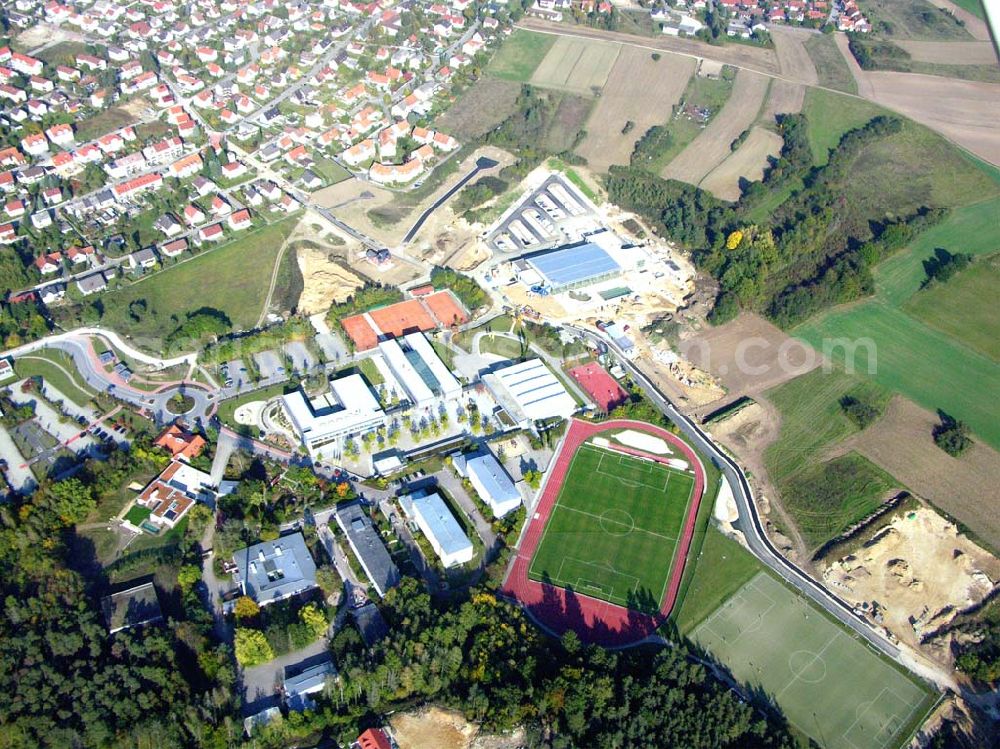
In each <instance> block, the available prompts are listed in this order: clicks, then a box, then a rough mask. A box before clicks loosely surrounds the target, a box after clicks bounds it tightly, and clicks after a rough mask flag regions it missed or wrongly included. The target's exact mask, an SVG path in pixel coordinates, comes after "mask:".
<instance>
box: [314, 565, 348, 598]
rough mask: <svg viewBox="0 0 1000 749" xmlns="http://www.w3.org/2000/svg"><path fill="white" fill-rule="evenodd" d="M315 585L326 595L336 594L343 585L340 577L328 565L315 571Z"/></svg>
mask: <svg viewBox="0 0 1000 749" xmlns="http://www.w3.org/2000/svg"><path fill="white" fill-rule="evenodd" d="M316 584H317V585H319V587H320V589H321V590H322V591H323V593H325V594H326V595H331V594H332V593H336V592H337V591H338V590H340V588H341V586H342V585H343V583H342V582H341V580H340V575H339V574H338V573H337V571H336V570H335V569H334V568H333V567H330V566H329V565H324V566H322V567H320V568H319V569H317V570H316Z"/></svg>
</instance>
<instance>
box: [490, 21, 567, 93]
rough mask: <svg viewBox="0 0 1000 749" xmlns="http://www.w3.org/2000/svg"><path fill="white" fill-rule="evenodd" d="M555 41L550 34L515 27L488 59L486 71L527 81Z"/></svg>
mask: <svg viewBox="0 0 1000 749" xmlns="http://www.w3.org/2000/svg"><path fill="white" fill-rule="evenodd" d="M555 42H556V37H555V36H554V35H552V34H536V33H535V32H533V31H525V30H524V29H515V31H514V33H513V34H511V35H510V37H508V38H507V41H505V42H504V43H503V46H501V47H500V49H499V50H497V53H496V54H495V55H494V56H493V59H492V60H490V63H489V65H488V66H487V67H486V72H487V73H488V74H489V75H491V76H493V77H495V78H501V79H503V80H506V81H520V82H522V83H523V82H527V81H528V80H529V79H530V78H531V76H532V74H533V73H534V72H535V68H537V67H538V65H539V63H541V61H542V58H544V57H545V55H546V53H547V52H548V51H549V49H550V48H551V47H552V45H553V44H555Z"/></svg>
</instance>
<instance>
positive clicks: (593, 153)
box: [577, 46, 695, 172]
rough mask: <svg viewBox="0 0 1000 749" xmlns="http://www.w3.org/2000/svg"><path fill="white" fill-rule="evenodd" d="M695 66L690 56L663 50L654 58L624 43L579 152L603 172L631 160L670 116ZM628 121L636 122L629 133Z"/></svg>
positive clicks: (596, 168)
mask: <svg viewBox="0 0 1000 749" xmlns="http://www.w3.org/2000/svg"><path fill="white" fill-rule="evenodd" d="M694 68H695V61H694V60H693V59H692V58H690V57H682V56H680V55H671V54H664V55H662V56H661V58H660V59H659V60H654V59H653V57H652V54H651V53H650V51H649V50H647V49H639V48H638V47H629V46H624V47H622V50H621V53H620V54H619V55H618V59H617V60H616V61H615V66H614V68H612V70H611V74H610V75H609V76H608V80H607V85H605V87H604V92H603V93H602V94H601V97H600V99H598V102H597V106H596V107H594V111H593V112H592V113H591V115H590V120H589V122H588V125H587V137H586V138H584V140H583V142H582V143H581V144H580V146H579V148H577V153H579V154H580V155H581V156H583V157H584V158H585V159H587V163H588V165H589V166H590V168H591V169H594V170H595V171H599V172H605V171H607V169H608V167H609V166H610V165H612V164H628V163H629V158H630V157H631V155H632V150H633V149H634V148H635V143H636V141H637V140H639V138H641V137H642V136H643V135H644V134H645V132H646V131H647V130H649V128H651V127H653V126H654V125H662V124H663V123H665V122H667V121H668V120H669V119H670V115H671V113H672V112H673V107H674V105H675V104H677V102H679V101H680V99H681V96H682V95H683V94H684V89H685V87H686V86H687V83H688V80H689V79H690V78H691V74H692V73H694ZM627 122H632V123H633V125H632V128H631V129H630V130H629V132H627V133H625V132H622V131H623V130H624V129H625V125H626V123H627Z"/></svg>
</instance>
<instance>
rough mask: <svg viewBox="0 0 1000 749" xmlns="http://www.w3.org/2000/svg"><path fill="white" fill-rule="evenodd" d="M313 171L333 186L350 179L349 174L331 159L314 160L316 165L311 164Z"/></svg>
mask: <svg viewBox="0 0 1000 749" xmlns="http://www.w3.org/2000/svg"><path fill="white" fill-rule="evenodd" d="M312 169H313V171H314V172H316V174H318V175H319V176H320V177H322V178H323V179H325V180H326V181H327V182H328V183H330V184H331V185H335V184H337V183H338V182H343V181H344V180H345V179H348V178H350V176H351V173H350V172H349V171H347V170H346V169H344V167H342V166H341V165H340V164H338V163H337V162H336V161H334V160H333V159H326V158H320V159H316V163H315V164H313V167H312Z"/></svg>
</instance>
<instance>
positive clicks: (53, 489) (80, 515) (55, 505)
mask: <svg viewBox="0 0 1000 749" xmlns="http://www.w3.org/2000/svg"><path fill="white" fill-rule="evenodd" d="M45 492H46V494H47V495H48V497H49V499H50V507H51V509H52V510H53V511H54V512H55V513H56V516H57V517H58V518H59V519H60V520H61V521H62V522H63V523H64V524H66V525H74V524H76V523H79V522H80V521H82V520H83V519H84V518H86V517H87V515H89V514H90V513H91V512H92V511H93V510H94V508H96V507H97V502H96V501H95V500H94V492H93V490H92V489H91V488H90V487H89V486H87V485H85V484H84V483H83V482H82V481H80V479H78V478H75V477H74V478H68V479H63V480H62V481H59V482H57V483H55V484H50V485H49V486H48V487H47V488H46V489H45Z"/></svg>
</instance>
